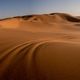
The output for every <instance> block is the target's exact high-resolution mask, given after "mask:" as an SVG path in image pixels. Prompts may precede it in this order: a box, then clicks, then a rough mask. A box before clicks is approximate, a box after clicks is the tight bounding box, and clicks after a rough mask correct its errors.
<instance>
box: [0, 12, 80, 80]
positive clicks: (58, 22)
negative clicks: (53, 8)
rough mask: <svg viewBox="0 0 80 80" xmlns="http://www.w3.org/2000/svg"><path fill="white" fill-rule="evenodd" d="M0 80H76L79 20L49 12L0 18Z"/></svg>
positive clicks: (78, 74) (79, 76) (79, 53)
mask: <svg viewBox="0 0 80 80" xmlns="http://www.w3.org/2000/svg"><path fill="white" fill-rule="evenodd" d="M0 80H80V18H79V17H74V16H71V15H69V14H65V13H51V14H43V15H29V16H26V15H25V16H17V17H12V18H6V19H1V20H0Z"/></svg>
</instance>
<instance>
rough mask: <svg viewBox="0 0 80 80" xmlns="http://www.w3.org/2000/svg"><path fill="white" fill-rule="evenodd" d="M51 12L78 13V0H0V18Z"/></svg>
mask: <svg viewBox="0 0 80 80" xmlns="http://www.w3.org/2000/svg"><path fill="white" fill-rule="evenodd" d="M52 12H64V13H70V14H73V15H80V0H0V18H5V17H9V16H16V15H24V14H25V15H28V14H38V13H39V14H40V13H41V14H42V13H52Z"/></svg>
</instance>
